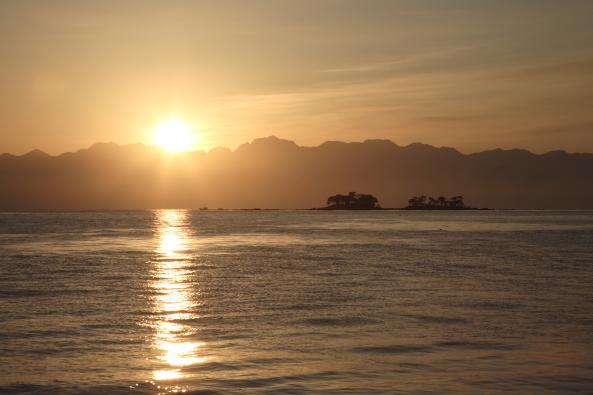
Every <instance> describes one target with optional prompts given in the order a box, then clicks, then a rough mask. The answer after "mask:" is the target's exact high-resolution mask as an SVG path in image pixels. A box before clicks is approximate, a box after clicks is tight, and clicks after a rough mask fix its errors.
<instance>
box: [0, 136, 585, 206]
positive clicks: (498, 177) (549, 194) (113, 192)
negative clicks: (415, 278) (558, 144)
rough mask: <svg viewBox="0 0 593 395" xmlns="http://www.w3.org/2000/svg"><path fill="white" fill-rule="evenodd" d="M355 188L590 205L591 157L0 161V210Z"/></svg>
mask: <svg viewBox="0 0 593 395" xmlns="http://www.w3.org/2000/svg"><path fill="white" fill-rule="evenodd" d="M343 191H363V192H365V193H371V194H373V195H374V196H376V197H377V198H378V199H379V201H380V202H381V205H382V206H383V207H403V206H405V205H406V204H407V201H408V199H409V198H410V197H411V196H415V195H421V194H422V195H429V196H441V195H442V196H455V195H463V196H464V198H465V201H466V202H467V203H468V204H470V205H472V206H478V207H492V208H517V209H520V208H524V209H546V208H549V209H592V208H593V154H588V153H574V154H573V153H570V154H569V153H566V152H564V151H552V152H548V153H546V154H542V155H538V154H533V153H531V152H529V151H525V150H519V149H514V150H501V149H495V150H490V151H484V152H479V153H474V154H469V155H465V154H462V153H460V152H458V151H457V150H455V149H453V148H437V147H433V146H430V145H426V144H420V143H415V144H411V145H408V146H399V145H397V144H395V143H393V142H392V141H389V140H366V141H364V142H353V143H345V142H339V141H328V142H325V143H323V144H321V145H319V146H317V147H301V146H298V145H297V144H295V143H294V142H292V141H288V140H282V139H279V138H277V137H273V136H272V137H266V138H261V139H256V140H254V141H252V142H251V143H246V144H243V145H241V146H239V147H238V148H237V149H236V150H234V151H231V150H229V149H226V148H216V149H213V150H211V151H209V152H202V151H197V152H186V153H180V154H175V155H171V154H167V153H165V152H163V151H161V150H160V149H157V148H153V147H146V146H144V145H141V144H135V145H124V146H121V145H117V144H113V143H98V144H95V145H93V146H91V147H89V148H87V149H82V150H79V151H77V152H71V153H64V154H62V155H59V156H50V155H47V154H45V153H43V152H42V151H38V150H34V151H32V152H30V153H28V154H25V155H22V156H14V155H9V154H3V155H0V209H3V210H12V209H17V210H26V209H128V208H176V207H178V208H197V207H203V206H208V207H211V208H216V207H224V208H252V207H270V208H309V207H321V206H323V205H324V204H325V201H326V199H327V197H328V196H331V195H335V194H336V193H339V192H343Z"/></svg>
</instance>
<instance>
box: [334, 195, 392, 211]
mask: <svg viewBox="0 0 593 395" xmlns="http://www.w3.org/2000/svg"><path fill="white" fill-rule="evenodd" d="M327 208H328V209H336V210H373V209H379V208H381V207H380V206H379V200H378V199H377V198H376V197H374V196H373V195H366V194H363V193H356V192H350V193H349V194H348V195H340V194H338V195H334V196H330V197H329V198H327Z"/></svg>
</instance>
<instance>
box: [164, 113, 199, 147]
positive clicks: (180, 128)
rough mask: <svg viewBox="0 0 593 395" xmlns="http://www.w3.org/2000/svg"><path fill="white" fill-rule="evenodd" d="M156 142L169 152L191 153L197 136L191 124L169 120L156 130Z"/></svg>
mask: <svg viewBox="0 0 593 395" xmlns="http://www.w3.org/2000/svg"><path fill="white" fill-rule="evenodd" d="M154 142H155V144H156V145H158V146H159V147H162V148H164V149H166V150H167V151H173V152H182V151H189V150H190V149H192V148H193V147H194V145H195V135H194V133H193V130H192V127H191V125H190V124H189V123H187V122H184V121H182V120H179V119H169V120H166V121H163V122H161V123H160V124H158V125H157V127H156V128H155V131H154Z"/></svg>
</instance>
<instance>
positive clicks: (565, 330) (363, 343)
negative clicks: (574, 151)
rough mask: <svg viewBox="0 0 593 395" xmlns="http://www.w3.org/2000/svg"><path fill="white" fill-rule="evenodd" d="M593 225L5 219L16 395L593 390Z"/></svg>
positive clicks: (241, 217)
mask: <svg viewBox="0 0 593 395" xmlns="http://www.w3.org/2000/svg"><path fill="white" fill-rule="evenodd" d="M592 246H593V212H592V211H567V212H558V211H485V212H482V211H480V212H477V211H472V212H405V211H377V212H320V211H216V212H213V211H185V210H157V211H130V212H123V211H120V212H39V213H0V302H1V303H0V392H3V393H168V392H175V391H177V392H183V391H185V392H186V393H203V394H206V393H208V394H235V393H236V394H249V393H253V394H266V393H291V394H300V393H315V394H343V393H348V394H369V393H373V394H381V393H385V394H393V393H428V392H431V391H432V392H438V393H484V392H488V393H513V394H515V393H575V394H576V393H586V392H590V391H593V379H592V377H593V320H592V318H591V317H593V267H592V265H591V262H592V261H593V251H592Z"/></svg>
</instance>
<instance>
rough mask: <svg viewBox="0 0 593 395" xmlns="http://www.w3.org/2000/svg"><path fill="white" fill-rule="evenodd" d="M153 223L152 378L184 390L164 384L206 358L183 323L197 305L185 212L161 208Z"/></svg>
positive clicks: (175, 378) (186, 213)
mask: <svg viewBox="0 0 593 395" xmlns="http://www.w3.org/2000/svg"><path fill="white" fill-rule="evenodd" d="M155 222H156V229H157V240H158V242H157V248H156V250H155V253H156V254H155V255H156V257H155V259H153V261H152V263H153V265H154V267H153V275H152V283H151V287H152V288H153V289H154V291H155V295H156V296H155V297H154V300H153V306H152V309H153V312H154V314H155V317H156V319H155V321H154V322H153V323H152V326H153V328H154V330H155V334H154V337H153V340H152V343H153V348H154V349H155V350H156V362H157V367H156V368H155V369H154V371H153V377H152V378H153V380H155V381H156V384H159V388H160V389H165V390H168V391H170V392H178V391H179V392H185V389H184V388H182V387H180V386H177V385H165V384H172V382H173V381H174V380H177V379H181V378H183V377H184V373H183V371H182V368H183V367H187V366H190V365H195V364H199V363H202V362H204V361H205V358H204V357H202V356H200V347H202V346H203V343H201V342H196V341H193V339H194V335H195V329H194V328H192V327H191V326H189V325H186V324H184V323H183V322H184V321H185V320H188V319H192V318H196V315H195V314H194V313H193V312H192V310H193V308H194V307H196V305H197V304H198V302H197V301H196V298H195V295H196V293H197V292H198V290H197V288H195V284H194V282H193V281H192V277H191V275H192V270H191V265H192V255H191V251H190V246H189V241H190V235H189V232H188V230H187V227H188V212H187V211H183V210H160V211H157V212H156V219H155ZM190 339H192V340H190ZM161 382H165V383H162V384H161Z"/></svg>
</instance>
